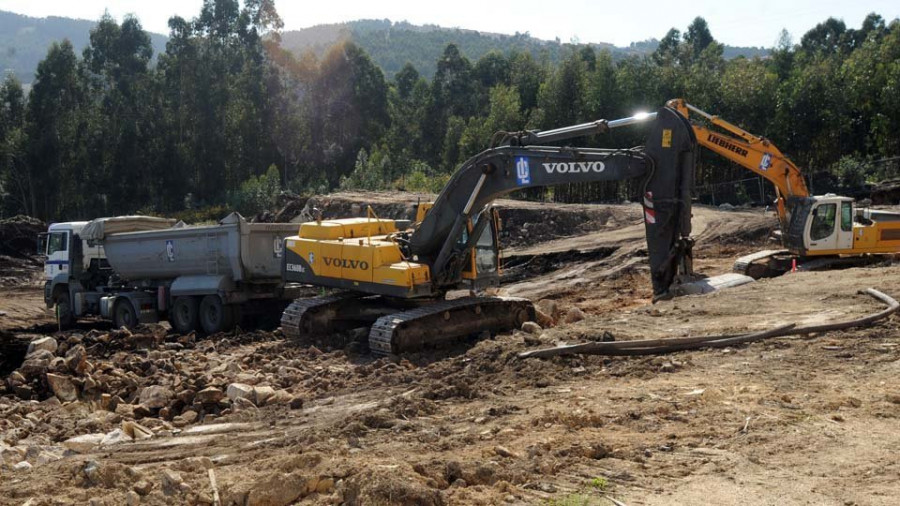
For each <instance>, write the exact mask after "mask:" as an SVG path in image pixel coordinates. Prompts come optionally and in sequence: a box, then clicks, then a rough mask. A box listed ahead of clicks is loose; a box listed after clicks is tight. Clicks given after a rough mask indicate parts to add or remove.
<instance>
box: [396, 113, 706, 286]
mask: <svg viewBox="0 0 900 506" xmlns="http://www.w3.org/2000/svg"><path fill="white" fill-rule="evenodd" d="M649 118H651V119H653V120H654V121H653V123H652V127H651V130H650V133H649V135H648V136H647V139H646V144H645V146H643V147H642V148H640V149H628V150H610V149H593V148H577V147H555V146H540V145H538V144H541V143H545V142H556V141H560V140H564V139H568V138H573V137H578V136H583V135H587V134H590V133H603V132H605V131H606V130H608V129H609V128H613V127H615V126H624V125H625V124H631V123H633V122H634V121H630V120H629V121H628V122H627V123H624V121H625V120H622V121H623V123H622V125H613V124H612V123H605V122H596V123H587V124H584V125H576V126H573V127H566V128H564V129H559V130H555V131H547V132H537V133H535V132H526V133H522V134H516V136H511V137H510V138H509V139H507V143H508V144H509V145H505V146H500V147H496V148H492V149H488V150H486V151H483V152H482V153H479V154H478V155H476V156H475V157H473V158H471V159H470V160H468V161H467V162H466V163H465V164H464V165H463V166H462V167H461V168H460V169H459V170H458V171H457V172H456V174H454V176H453V177H452V178H451V179H450V181H449V182H448V184H447V186H446V187H445V188H444V190H443V191H442V192H441V194H440V195H439V196H438V198H437V199H436V200H435V203H434V207H433V208H432V209H431V211H429V213H428V215H427V216H426V217H425V219H424V221H423V222H422V224H421V225H420V226H419V228H418V229H417V230H416V232H415V233H414V234H413V235H412V237H411V238H410V251H411V252H412V253H413V254H415V255H417V257H418V258H419V259H421V260H423V261H425V262H428V263H429V264H430V265H431V266H432V272H433V273H434V278H435V280H436V282H437V283H438V284H445V285H452V284H453V283H455V282H457V281H458V280H459V273H460V269H461V265H462V263H463V262H462V259H464V258H465V257H466V256H465V255H466V249H465V247H463V248H460V247H459V246H458V245H459V238H460V236H461V234H462V232H463V230H464V227H465V226H466V223H467V220H468V219H470V218H471V217H473V216H474V215H477V214H478V213H480V212H482V210H483V209H484V207H485V206H487V205H488V204H490V203H491V202H492V201H493V200H494V199H497V198H499V197H501V196H503V195H506V194H508V193H511V192H513V191H516V190H521V189H525V188H532V187H544V186H555V185H561V184H569V183H589V182H598V181H620V180H625V179H633V178H642V180H643V181H644V191H643V195H642V204H643V206H644V223H645V225H646V233H647V246H648V254H649V263H650V270H651V277H652V282H653V291H654V295H655V296H657V297H663V296H665V295H666V293H667V292H668V291H669V288H670V286H671V285H672V283H673V282H674V281H675V280H676V276H677V275H678V274H679V272H681V273H683V274H690V269H691V266H690V263H691V240H690V233H691V199H690V194H691V190H692V187H693V173H694V166H695V160H696V150H697V142H696V139H695V137H694V132H693V129H692V128H691V126H690V124H689V123H688V121H687V120H686V119H685V118H684V117H683V116H681V115H680V114H678V113H677V112H676V111H675V110H673V109H669V108H662V109H660V110H659V111H658V112H657V113H655V114H654V115H649ZM482 221H484V220H482ZM470 235H471V236H475V237H477V236H478V233H477V232H475V233H472V234H470Z"/></svg>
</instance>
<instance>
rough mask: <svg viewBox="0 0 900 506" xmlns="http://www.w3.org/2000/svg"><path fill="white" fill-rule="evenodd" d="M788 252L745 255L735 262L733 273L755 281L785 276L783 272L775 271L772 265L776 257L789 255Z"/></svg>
mask: <svg viewBox="0 0 900 506" xmlns="http://www.w3.org/2000/svg"><path fill="white" fill-rule="evenodd" d="M787 254H788V251H787V250H784V249H781V250H773V249H768V250H763V251H757V252H756V253H751V254H749V255H744V256H742V257H740V258H738V259H737V260H735V261H734V266H733V267H732V269H731V270H732V272H735V273H737V274H744V275H746V276H750V277H751V278H753V279H760V278H770V277H774V276H779V275H781V274H784V271H783V270H780V269H773V268H772V266H771V265H770V263H771V261H772V260H773V258H774V257H777V256H783V255H787Z"/></svg>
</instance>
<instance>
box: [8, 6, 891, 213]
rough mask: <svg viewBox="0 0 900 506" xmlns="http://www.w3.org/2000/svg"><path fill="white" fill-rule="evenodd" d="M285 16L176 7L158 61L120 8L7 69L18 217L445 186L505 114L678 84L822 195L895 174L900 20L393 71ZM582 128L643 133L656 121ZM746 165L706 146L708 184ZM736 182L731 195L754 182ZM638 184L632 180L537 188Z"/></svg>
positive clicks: (623, 109)
mask: <svg viewBox="0 0 900 506" xmlns="http://www.w3.org/2000/svg"><path fill="white" fill-rule="evenodd" d="M281 27H282V22H281V19H280V18H279V16H278V13H277V11H276V10H275V6H274V2H273V0H244V1H243V2H239V1H238V0H204V3H203V7H202V10H201V12H200V13H199V15H198V16H197V17H196V18H194V19H193V20H185V19H182V18H180V17H173V18H172V19H170V21H169V28H170V35H169V37H170V38H169V40H168V43H167V45H166V50H165V52H164V53H163V54H159V55H158V56H157V57H156V58H154V55H153V49H152V45H151V42H150V38H149V36H148V34H147V33H146V32H145V31H144V30H143V29H142V27H141V24H140V22H139V21H138V20H137V19H135V18H133V17H126V18H125V19H124V20H123V21H122V22H121V23H118V22H116V21H115V20H114V19H112V18H110V17H108V16H107V17H104V18H102V19H101V20H100V21H99V23H98V24H97V25H96V27H95V28H94V29H93V30H92V31H91V34H90V44H89V45H88V46H87V48H85V50H84V51H83V52H82V54H80V55H79V54H76V52H75V50H74V49H73V46H72V44H71V43H69V42H68V41H60V42H58V43H54V44H53V45H52V46H51V47H50V49H49V50H48V52H47V55H46V57H45V58H44V59H43V60H42V61H41V63H40V64H39V66H38V69H37V72H36V75H35V79H34V82H33V85H32V87H31V89H30V92H28V93H27V94H26V93H25V92H24V91H23V89H22V86H21V85H20V84H19V82H18V81H17V80H16V79H15V78H13V77H8V78H7V79H6V80H5V81H4V82H3V83H2V85H0V193H2V206H0V216H8V215H11V214H16V213H25V214H29V215H32V216H36V217H39V218H42V219H45V220H54V219H55V220H59V219H66V220H72V219H91V218H94V217H97V216H109V215H117V214H125V213H136V212H140V213H152V214H168V215H172V214H178V213H183V212H185V211H186V210H187V211H193V212H195V213H196V214H195V215H194V216H202V215H203V214H202V212H201V211H202V210H207V211H208V213H207V214H210V215H212V214H215V213H217V212H224V211H226V210H227V209H238V210H240V211H241V212H244V213H248V214H252V213H254V212H257V211H260V210H262V209H263V208H266V207H269V206H272V205H274V203H275V197H276V196H277V194H278V193H279V192H280V191H283V190H289V191H292V192H295V193H300V194H312V193H324V192H327V191H331V190H334V189H337V188H360V189H373V190H375V189H394V188H396V189H407V190H424V191H428V190H431V191H434V190H437V189H439V188H440V186H441V185H442V184H443V182H445V181H446V180H447V178H448V177H449V174H450V173H452V172H453V170H455V168H457V167H458V166H459V165H460V164H461V163H462V162H463V161H464V160H465V159H466V158H468V157H470V156H472V155H474V154H475V153H477V152H479V151H480V150H482V149H484V148H486V147H487V145H488V143H489V141H490V138H491V135H492V133H493V132H495V131H497V130H518V129H522V128H529V129H530V128H537V129H546V128H554V127H559V126H564V125H568V124H573V123H578V122H583V121H590V120H595V119H599V118H608V119H614V118H618V117H624V116H630V115H632V114H633V113H634V112H636V111H639V110H653V109H655V108H658V107H660V106H662V105H663V104H664V103H665V101H666V100H667V99H670V98H675V97H684V98H686V99H687V100H688V101H689V102H691V103H693V104H695V105H697V106H699V107H701V108H703V109H705V110H707V111H710V112H713V113H715V114H719V115H720V116H722V117H724V118H727V119H728V120H729V121H731V122H733V123H736V124H738V125H741V126H742V127H744V128H745V129H747V130H749V131H751V132H753V133H755V134H758V135H764V136H766V137H768V138H770V139H772V140H773V141H774V142H775V143H776V144H777V145H778V146H779V147H780V148H781V149H782V151H785V152H786V153H788V154H790V156H791V157H792V158H793V160H794V161H795V162H796V163H797V164H798V165H799V166H800V167H801V168H803V169H804V171H805V173H806V174H807V175H808V176H809V177H810V179H811V183H812V188H813V190H814V191H816V192H817V193H822V192H824V191H829V190H833V191H841V190H845V189H847V190H852V189H854V188H858V187H859V186H861V185H862V184H863V183H864V182H865V181H866V180H877V179H881V178H886V177H894V176H896V174H895V172H896V169H897V163H896V161H894V162H893V164H892V163H891V162H890V161H889V160H891V159H896V158H897V157H898V155H900V135H898V134H897V132H898V131H900V21H898V20H893V21H890V22H889V23H888V22H886V21H885V20H884V19H882V18H881V17H880V16H878V15H877V14H871V15H869V16H868V17H867V18H866V20H865V21H864V23H863V24H862V26H861V27H859V28H850V27H847V26H845V24H844V23H843V22H842V21H839V20H836V19H833V18H830V19H827V20H825V21H823V22H822V23H820V24H819V25H817V26H816V27H814V28H813V29H811V30H810V31H809V32H807V33H806V34H804V35H803V36H802V37H801V38H800V40H799V42H798V43H794V42H793V41H792V40H791V39H790V37H789V35H788V34H787V33H783V36H782V38H781V40H780V41H779V43H778V44H777V46H776V47H774V48H772V50H771V53H770V56H769V57H766V58H753V59H747V58H736V59H732V60H726V59H724V58H723V46H722V45H721V44H720V43H719V42H717V41H716V40H715V39H714V38H713V36H712V34H711V33H710V31H709V29H708V27H707V25H706V22H705V21H704V20H703V19H702V18H697V19H695V20H694V21H693V22H692V23H691V25H690V26H688V27H686V29H685V31H684V32H683V33H682V32H680V31H679V30H677V29H674V28H673V29H672V30H670V31H669V33H668V34H666V35H665V37H663V38H662V39H661V40H660V44H659V47H658V48H657V50H656V51H655V52H654V53H653V54H652V55H649V56H633V57H629V58H626V59H624V60H617V61H614V60H613V58H612V57H611V55H610V54H609V53H608V52H606V51H599V52H598V51H596V50H594V49H593V48H591V47H589V46H578V45H570V46H568V47H567V54H566V55H565V56H564V58H563V59H562V60H561V62H560V63H559V64H551V63H549V60H548V59H547V58H541V57H537V58H536V57H534V56H532V55H531V54H530V53H527V52H523V53H516V52H509V53H501V52H490V53H487V54H486V55H484V56H482V57H481V58H479V59H478V60H477V61H470V60H469V59H467V58H466V57H465V55H463V54H461V53H460V51H459V49H458V48H457V47H456V46H455V45H453V44H450V45H448V46H446V48H445V50H444V52H443V55H442V56H441V58H440V59H439V60H438V61H437V62H436V71H435V74H434V77H433V78H432V79H425V78H423V77H421V75H420V73H419V72H418V70H417V69H416V68H415V67H413V66H412V65H406V66H404V67H403V68H402V69H401V70H400V71H399V72H397V73H396V75H395V76H394V77H393V78H392V79H390V80H388V79H386V78H385V76H384V73H383V72H382V70H381V69H379V68H378V66H377V65H375V64H374V63H373V61H372V59H371V58H370V57H369V56H368V55H367V54H366V53H365V52H364V51H363V50H362V49H361V48H360V47H359V46H357V45H355V44H353V43H351V42H340V43H337V44H336V45H334V46H332V47H331V48H330V49H329V50H328V51H327V52H326V53H325V54H324V56H322V57H321V58H319V57H316V56H315V55H314V54H312V53H309V54H304V55H294V54H292V53H290V52H289V51H286V50H284V49H283V48H282V47H281V45H280V40H279V30H280V29H281ZM584 142H585V143H590V144H589V145H594V146H609V147H612V146H616V147H630V146H633V145H637V144H640V143H641V131H640V130H639V129H633V130H629V131H627V132H626V131H616V132H615V134H614V135H608V136H605V137H603V138H594V139H587V140H585V141H584ZM886 160H888V161H887V162H886ZM747 177H749V173H747V172H746V171H744V170H743V169H741V168H739V167H735V166H731V165H730V164H728V163H727V162H724V161H722V160H720V159H716V158H715V156H714V155H712V154H711V153H704V154H703V156H702V157H701V168H700V169H699V173H698V175H697V181H698V185H700V186H699V188H698V192H699V193H702V192H703V191H705V190H704V188H716V187H717V185H718V184H719V183H724V182H731V181H734V180H739V179H744V178H747ZM718 186H720V189H719V191H718V192H719V193H718V195H719V198H720V199H723V198H724V199H731V200H733V201H738V200H740V199H750V198H752V196H748V195H747V194H746V193H747V191H746V189H745V187H744V186H741V185H734V184H730V183H729V184H725V185H718ZM754 187H755V186H754ZM635 191H636V188H635V186H634V185H633V184H631V183H628V182H624V183H607V184H597V185H589V186H583V187H582V186H573V187H569V188H558V189H556V190H555V191H553V192H552V194H550V193H548V192H541V193H539V194H530V195H526V197H541V198H547V197H548V196H549V197H551V198H553V199H555V200H557V201H620V200H622V199H628V198H633V197H634V195H635ZM757 199H758V193H757Z"/></svg>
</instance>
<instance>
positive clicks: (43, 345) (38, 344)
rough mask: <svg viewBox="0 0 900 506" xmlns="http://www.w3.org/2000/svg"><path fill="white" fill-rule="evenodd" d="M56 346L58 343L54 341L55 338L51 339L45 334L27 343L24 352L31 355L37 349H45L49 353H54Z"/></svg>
mask: <svg viewBox="0 0 900 506" xmlns="http://www.w3.org/2000/svg"><path fill="white" fill-rule="evenodd" d="M58 347H59V345H58V344H57V343H56V339H53V338H52V337H50V336H45V337H41V338H38V339H35V340H34V341H31V342H30V343H28V351H27V352H25V354H26V356H27V355H31V354H32V353H33V352H35V351H37V350H47V351H49V352H50V353H56V348H58Z"/></svg>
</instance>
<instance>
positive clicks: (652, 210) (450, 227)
mask: <svg viewBox="0 0 900 506" xmlns="http://www.w3.org/2000/svg"><path fill="white" fill-rule="evenodd" d="M639 122H651V125H652V126H651V127H650V129H649V134H648V136H647V141H646V144H645V145H644V146H642V147H639V148H632V149H597V148H586V147H573V146H562V147H560V146H554V145H548V144H551V143H558V142H560V141H567V140H569V139H572V138H576V137H581V136H585V135H593V134H602V133H605V132H607V131H609V130H611V129H613V128H618V127H622V126H626V125H631V124H634V123H639ZM498 134H502V135H496V136H495V139H497V140H498V142H497V144H496V145H492V146H491V147H490V148H489V149H487V150H485V151H483V152H481V153H479V154H478V155H476V156H474V157H472V158H471V159H469V160H467V161H466V162H465V163H464V164H463V165H462V167H460V168H459V169H458V170H457V171H456V173H455V174H454V175H453V177H452V178H451V179H450V181H449V182H448V183H447V185H446V186H445V187H444V189H443V190H442V191H441V193H440V195H438V197H437V199H436V200H435V201H434V203H433V204H425V205H420V207H419V210H418V218H417V220H416V222H415V223H412V224H410V223H409V222H401V221H399V220H386V219H378V218H377V217H375V216H374V215H372V214H371V212H370V214H369V216H367V217H364V218H344V219H323V218H322V217H318V219H316V220H315V221H311V222H307V223H303V224H301V225H300V230H299V234H298V235H296V236H293V237H288V238H286V239H285V241H284V254H283V260H282V277H283V279H284V280H285V281H286V282H288V283H304V284H310V285H314V286H321V287H328V288H332V289H336V290H337V292H336V293H334V294H332V295H325V296H322V297H314V298H307V299H297V300H295V301H294V302H293V303H292V304H291V305H290V306H288V308H287V309H286V310H285V311H284V314H283V315H282V319H281V328H282V331H283V332H284V334H285V335H286V336H288V337H291V338H298V339H303V338H307V339H308V338H312V339H314V340H319V339H326V340H329V342H333V343H339V342H340V339H341V337H340V336H341V334H344V335H346V334H348V333H350V334H353V333H355V331H356V330H358V329H367V333H368V334H367V335H368V343H369V349H370V350H371V351H372V352H373V353H375V354H389V353H401V352H405V351H412V350H418V349H421V348H424V347H432V346H436V345H438V344H441V343H442V342H445V341H452V340H454V339H457V338H459V337H463V336H467V335H472V334H480V333H483V332H485V331H489V332H491V333H494V332H498V331H504V330H509V329H511V328H517V327H519V326H521V325H522V323H524V322H525V321H527V320H531V319H533V318H534V307H533V306H532V304H531V302H530V301H528V300H525V299H517V298H511V297H489V296H484V295H474V296H468V297H461V298H456V299H451V298H447V297H445V295H446V294H447V292H448V291H450V290H460V289H470V290H473V291H477V290H478V289H480V288H483V287H486V286H491V285H496V284H498V282H499V279H500V245H499V243H498V235H497V231H498V229H499V226H500V224H499V219H498V218H497V215H496V213H495V212H494V211H493V209H492V207H491V202H493V201H494V200H495V199H496V198H499V197H501V196H503V195H506V194H508V193H510V192H513V191H517V190H521V189H524V188H532V187H544V186H552V185H560V184H569V183H586V182H596V181H617V180H623V179H632V178H642V179H643V187H642V189H643V191H642V195H643V198H642V203H643V207H644V209H643V210H644V223H645V230H646V234H647V250H648V261H649V264H650V273H651V280H652V283H653V292H654V296H655V297H665V296H667V295H668V294H669V293H670V288H671V287H673V285H676V284H678V283H679V282H680V281H682V280H686V281H688V283H689V282H690V281H693V280H692V279H691V274H692V269H691V246H692V244H693V243H692V241H691V239H690V224H691V221H690V218H691V212H690V210H691V208H690V203H691V200H690V195H691V188H692V187H693V171H694V157H695V153H696V149H697V144H696V139H695V138H694V134H693V131H692V130H691V127H690V124H689V123H688V122H687V120H686V119H685V118H684V117H682V116H681V115H680V114H678V113H677V112H676V111H674V110H672V109H669V108H662V109H660V110H659V111H658V112H656V113H653V114H645V115H639V116H635V117H632V118H623V119H621V120H614V121H606V120H599V121H595V122H591V123H583V124H580V125H572V126H568V127H563V128H558V129H553V130H547V131H542V132H538V131H525V132H499V133H498ZM681 286H684V285H681ZM344 331H350V332H344Z"/></svg>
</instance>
